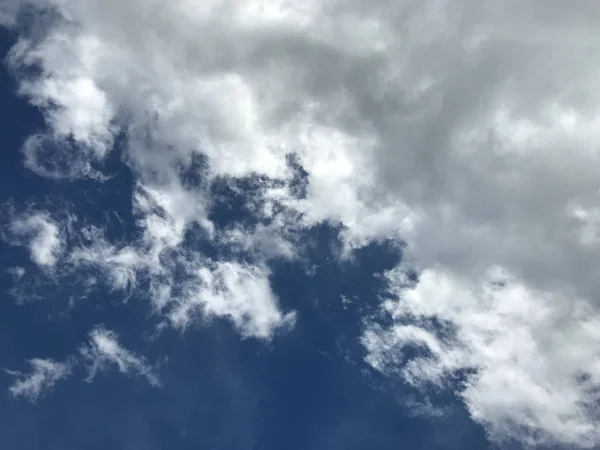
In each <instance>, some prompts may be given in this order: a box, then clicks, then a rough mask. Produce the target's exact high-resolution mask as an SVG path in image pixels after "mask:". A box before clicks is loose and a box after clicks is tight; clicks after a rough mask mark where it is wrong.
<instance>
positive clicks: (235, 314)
mask: <svg viewBox="0 0 600 450" xmlns="http://www.w3.org/2000/svg"><path fill="white" fill-rule="evenodd" d="M191 275H192V277H190V278H189V280H188V282H187V283H186V285H185V286H184V288H183V291H182V293H181V294H180V295H178V296H174V297H173V300H172V301H173V302H174V303H175V305H174V306H173V307H172V309H171V311H170V318H171V320H172V321H173V322H174V323H175V324H176V325H178V326H180V327H185V326H186V325H187V324H188V323H189V322H190V319H191V318H192V317H193V314H194V313H195V312H201V313H203V314H204V315H205V316H207V317H209V318H210V317H226V318H229V319H230V320H231V321H232V322H233V323H234V324H235V325H236V326H237V327H238V329H239V330H240V332H241V333H242V334H243V335H244V336H252V337H258V338H264V339H268V338H270V337H271V335H272V334H273V332H274V331H276V330H277V329H278V328H281V327H291V326H293V325H294V322H295V320H296V315H295V313H293V312H289V313H286V314H283V313H282V312H281V311H280V310H279V307H278V304H277V300H276V297H275V295H274V294H273V292H272V290H271V286H270V285H269V273H268V271H267V270H266V269H265V268H264V267H256V266H247V265H241V264H238V263H232V262H227V263H217V264H215V265H214V266H213V267H199V268H197V269H195V270H194V272H193V273H191Z"/></svg>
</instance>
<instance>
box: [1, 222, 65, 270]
mask: <svg viewBox="0 0 600 450" xmlns="http://www.w3.org/2000/svg"><path fill="white" fill-rule="evenodd" d="M8 231H9V233H10V234H11V238H12V239H11V240H14V241H15V243H17V244H21V245H26V246H27V247H28V248H29V253H30V255H31V260H32V261H33V262H34V263H35V264H37V265H38V266H39V267H41V268H49V269H51V268H53V267H54V266H55V264H56V262H57V261H58V259H59V258H60V257H61V255H62V252H63V250H64V245H65V243H64V236H63V234H62V230H61V229H60V226H59V225H58V224H57V223H56V222H55V221H54V220H53V219H52V218H51V217H50V215H49V214H47V213H44V212H33V213H26V214H24V215H22V216H18V217H16V218H14V220H12V222H10V224H9V226H8Z"/></svg>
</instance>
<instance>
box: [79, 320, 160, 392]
mask: <svg viewBox="0 0 600 450" xmlns="http://www.w3.org/2000/svg"><path fill="white" fill-rule="evenodd" d="M80 354H81V357H82V359H83V363H84V364H85V365H86V367H87V369H88V377H87V381H92V380H93V379H94V377H95V376H96V374H97V373H98V371H104V370H107V369H108V367H109V366H111V365H116V366H117V368H118V369H119V372H121V373H123V374H126V375H130V374H133V375H137V376H139V377H142V378H145V379H146V381H148V383H150V384H151V385H152V386H158V385H160V380H159V378H158V376H157V374H156V373H155V369H154V368H153V367H152V366H150V365H149V364H148V362H147V361H146V359H145V358H144V357H143V356H138V355H136V354H135V353H133V352H131V351H129V350H127V349H126V348H125V347H123V346H122V345H121V344H120V343H119V341H118V337H117V335H116V333H114V332H112V331H110V330H107V329H105V328H103V327H97V328H95V329H94V330H92V331H91V333H90V340H89V343H88V344H87V345H84V346H83V347H81V349H80Z"/></svg>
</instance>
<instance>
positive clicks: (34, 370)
mask: <svg viewBox="0 0 600 450" xmlns="http://www.w3.org/2000/svg"><path fill="white" fill-rule="evenodd" d="M28 362H29V365H30V366H31V371H30V372H28V373H21V372H18V371H12V370H7V371H6V372H7V373H9V374H10V375H13V376H14V377H15V382H14V383H13V384H12V385H11V386H10V387H9V388H8V390H9V392H10V394H11V395H12V396H14V397H22V398H25V399H26V400H29V401H30V402H32V403H35V402H36V401H37V400H38V399H39V398H40V397H42V396H43V395H45V394H46V393H48V392H50V391H51V390H52V389H53V388H54V385H55V384H56V383H57V382H58V381H60V380H62V379H64V378H67V377H68V376H69V375H70V373H71V368H72V364H73V361H71V360H67V361H66V362H58V361H54V360H52V359H40V358H34V359H30V360H29V361H28Z"/></svg>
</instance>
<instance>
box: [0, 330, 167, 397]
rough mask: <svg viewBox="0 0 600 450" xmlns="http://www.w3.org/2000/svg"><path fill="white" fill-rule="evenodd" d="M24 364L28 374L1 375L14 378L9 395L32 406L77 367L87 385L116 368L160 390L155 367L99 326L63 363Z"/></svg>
mask: <svg viewBox="0 0 600 450" xmlns="http://www.w3.org/2000/svg"><path fill="white" fill-rule="evenodd" d="M28 363H29V365H30V366H31V371H30V372H29V373H21V372H19V371H15V370H5V372H6V373H8V374H9V375H12V376H13V377H15V381H14V383H13V384H12V385H11V386H10V387H9V388H8V390H9V393H10V394H11V395H12V396H14V397H22V398H25V399H26V400H28V401H30V402H32V403H35V402H36V401H37V400H38V399H39V398H40V397H42V396H43V395H45V394H47V393H48V392H50V391H51V390H52V389H53V388H54V385H55V384H56V383H57V382H58V381H60V380H62V379H65V378H67V377H69V376H70V375H72V374H73V372H74V370H75V369H76V368H77V367H78V366H79V365H83V366H84V367H85V369H86V371H87V376H86V378H85V380H86V381H87V382H91V381H92V380H93V379H94V378H95V377H96V375H97V374H98V372H105V371H107V370H109V369H110V368H111V366H116V367H117V369H118V370H119V372H120V373H122V374H124V375H127V376H131V375H135V376H138V377H141V378H143V379H145V380H146V381H147V382H148V383H149V384H150V385H151V386H154V387H157V386H160V379H159V376H158V373H157V370H156V367H153V366H152V365H150V364H149V363H148V362H147V361H146V359H145V358H144V357H143V356H138V355H136V354H135V353H134V352H132V351H130V350H128V349H127V348H125V347H124V346H123V345H121V344H120V343H119V340H118V336H117V334H116V333H115V332H113V331H110V330H107V329H106V328H105V327H103V326H97V327H95V328H94V329H93V330H92V331H91V332H90V333H89V340H88V342H86V343H85V344H83V345H81V346H80V347H79V351H78V352H77V353H76V354H73V355H70V356H68V357H67V358H66V359H65V361H63V362H59V361H55V360H53V359H42V358H33V359H30V360H29V361H28Z"/></svg>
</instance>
